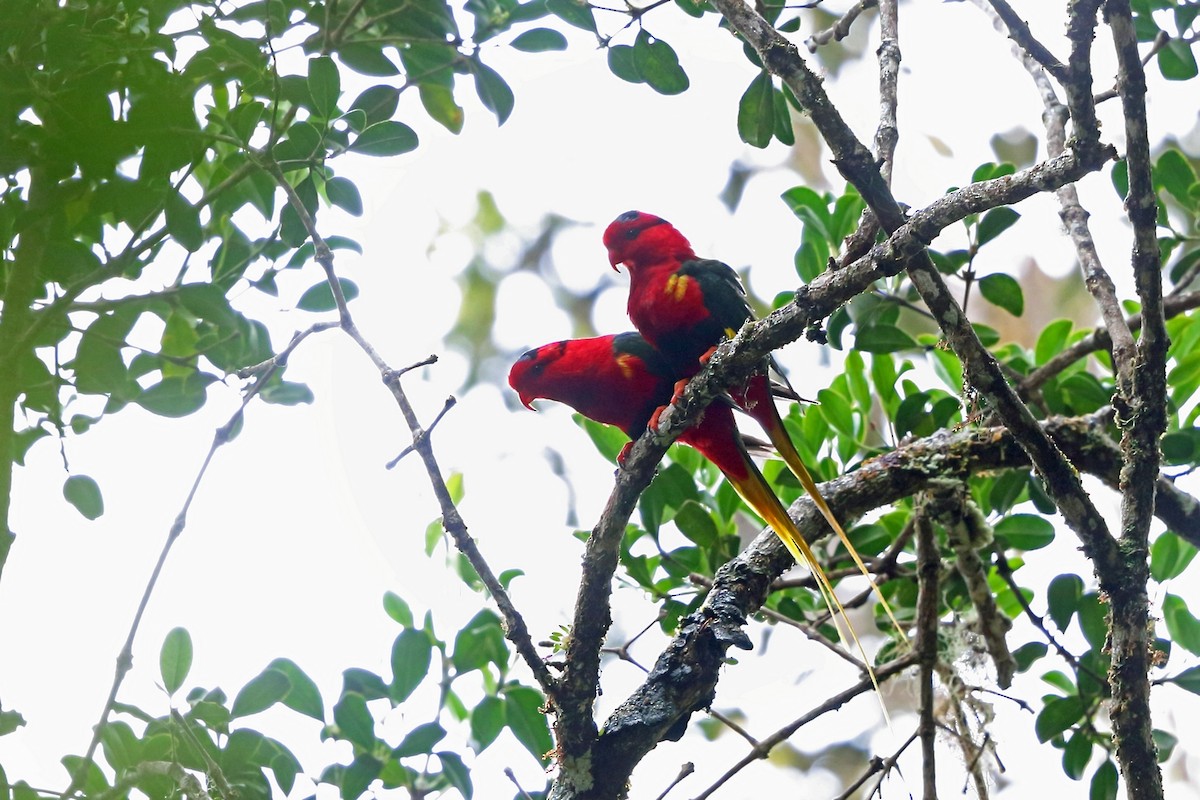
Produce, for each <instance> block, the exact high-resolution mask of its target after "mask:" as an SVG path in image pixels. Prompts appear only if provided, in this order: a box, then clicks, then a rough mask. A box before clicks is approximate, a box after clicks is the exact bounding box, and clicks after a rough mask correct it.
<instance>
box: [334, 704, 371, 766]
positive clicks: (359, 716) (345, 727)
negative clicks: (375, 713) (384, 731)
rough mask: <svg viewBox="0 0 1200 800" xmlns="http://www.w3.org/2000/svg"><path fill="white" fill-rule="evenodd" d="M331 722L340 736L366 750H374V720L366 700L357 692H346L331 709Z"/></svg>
mask: <svg viewBox="0 0 1200 800" xmlns="http://www.w3.org/2000/svg"><path fill="white" fill-rule="evenodd" d="M333 721H334V723H335V724H336V725H337V727H338V732H339V733H340V734H341V736H342V737H343V738H345V739H347V740H349V741H351V742H353V743H354V744H356V745H358V746H359V747H361V748H362V749H363V750H366V751H367V752H368V753H369V752H371V751H372V750H374V748H375V720H374V718H372V717H371V712H370V711H369V710H367V700H366V698H365V697H363V696H362V695H361V694H359V693H358V692H346V693H345V694H343V695H342V698H341V699H340V700H339V701H338V703H337V705H336V706H334V707H333Z"/></svg>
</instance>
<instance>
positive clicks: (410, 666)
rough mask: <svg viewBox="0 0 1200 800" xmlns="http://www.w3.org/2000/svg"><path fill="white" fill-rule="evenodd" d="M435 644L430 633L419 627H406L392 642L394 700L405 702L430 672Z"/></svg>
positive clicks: (392, 694) (391, 694)
mask: <svg viewBox="0 0 1200 800" xmlns="http://www.w3.org/2000/svg"><path fill="white" fill-rule="evenodd" d="M432 658H433V644H432V643H431V642H430V641H429V634H427V633H426V632H425V631H423V630H420V629H418V628H405V629H404V630H403V631H402V632H401V633H400V635H399V636H397V637H396V641H395V642H393V643H392V686H391V691H390V692H389V694H390V696H391V698H392V700H394V701H395V702H397V703H403V702H404V701H405V700H407V699H408V696H409V695H410V694H412V693H413V690H414V689H416V688H417V687H418V686H420V685H421V681H423V680H425V676H426V675H427V674H429V664H430V662H431V660H432Z"/></svg>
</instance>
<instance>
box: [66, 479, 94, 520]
mask: <svg viewBox="0 0 1200 800" xmlns="http://www.w3.org/2000/svg"><path fill="white" fill-rule="evenodd" d="M63 497H65V498H66V499H67V502H68V503H70V504H71V505H73V506H75V510H76V511H78V512H79V513H80V514H83V516H85V517H86V518H88V519H96V518H98V517H99V516H100V515H101V514H103V513H104V497H103V496H102V495H101V494H100V485H99V484H97V483H96V481H95V480H93V479H92V478H90V477H88V476H87V475H72V476H71V477H69V478H67V480H66V482H64V483H63Z"/></svg>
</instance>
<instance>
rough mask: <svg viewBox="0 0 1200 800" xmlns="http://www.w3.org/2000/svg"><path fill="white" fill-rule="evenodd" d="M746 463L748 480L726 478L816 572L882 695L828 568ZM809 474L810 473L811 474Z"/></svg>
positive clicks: (832, 616) (835, 616) (834, 618)
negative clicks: (835, 589)
mask: <svg viewBox="0 0 1200 800" xmlns="http://www.w3.org/2000/svg"><path fill="white" fill-rule="evenodd" d="M746 466H748V467H749V468H750V476H749V477H748V478H747V479H746V480H735V479H733V478H732V477H730V476H729V475H728V474H727V475H726V476H725V477H726V478H728V479H729V482H730V484H731V485H732V486H733V488H734V489H736V490H737V493H738V494H739V495H741V497H742V499H743V500H745V501H746V503H747V504H748V505H749V506H750V507H751V508H753V509H754V510H755V511H757V512H758V515H759V516H761V517H762V518H763V519H764V520H766V522H767V524H768V525H770V526H771V529H772V530H774V531H775V535H776V536H778V537H779V539H780V541H782V542H783V544H784V545H785V546H786V547H787V549H788V552H790V553H791V554H792V558H794V559H796V563H797V564H799V565H801V566H802V567H805V568H807V569H808V571H809V572H811V573H812V574H813V577H814V578H815V579H816V582H817V589H818V590H819V591H820V593H821V599H822V600H824V601H825V607H826V608H827V609H828V610H829V617H830V619H831V620H832V621H833V624H834V627H835V628H837V630H838V634H839V635H841V636H842V637H843V638H847V637H846V634H845V632H843V631H842V627H841V626H840V625H839V624H838V621H837V620H838V615H839V614H840V615H841V617H842V621H843V622H845V623H846V629H847V630H848V631H849V633H850V635H849V637H848V638H850V639H851V640H853V642H854V646H855V647H856V648H858V652H859V654H860V655H861V656H862V660H863V666H865V667H866V668H867V675H869V676H870V678H871V684H872V685H873V686H874V687H875V693H876V694H877V695H878V694H879V681H877V680H876V679H875V670H873V669H872V668H871V659H870V658H868V657H867V652H866V650H865V649H864V648H863V646H862V642H860V641H859V640H858V634H857V633H856V632H855V630H854V626H853V625H851V624H850V620H849V619H848V618H847V617H846V609H845V608H843V607H842V602H841V601H840V600H838V598H837V595H836V594H834V591H833V584H832V583H830V581H829V577H828V576H827V575H826V574H825V570H823V569H822V568H821V565H820V564H819V563H818V562H817V557H816V555H815V554H814V553H813V551H812V549H811V548H810V547H809V546H808V542H806V541H805V540H804V536H803V535H802V534H801V533H800V529H799V528H797V527H796V523H795V522H793V521H792V518H791V517H790V516H788V513H787V511H786V510H785V509H784V507H783V504H781V503H780V502H779V498H778V497H776V496H775V493H774V492H773V491H771V488H770V487H769V486H768V485H767V481H766V479H765V478H763V476H762V473H760V472H759V471H758V468H757V467H755V466H754V464H753V462H751V461H750V460H749V458H747V459H746ZM805 474H806V475H807V473H805ZM811 481H812V479H811V478H809V482H810V483H811ZM876 591H878V590H876ZM879 702H880V706H882V707H883V715H884V718H885V719H888V725H889V727H890V726H891V720H890V718H888V713H887V707H886V706H884V705H883V700H882V698H881V699H880V701H879Z"/></svg>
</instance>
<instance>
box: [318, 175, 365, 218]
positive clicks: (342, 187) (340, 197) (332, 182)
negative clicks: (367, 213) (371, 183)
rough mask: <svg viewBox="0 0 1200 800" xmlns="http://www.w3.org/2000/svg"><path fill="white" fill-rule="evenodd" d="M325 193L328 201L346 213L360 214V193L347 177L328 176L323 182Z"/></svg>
mask: <svg viewBox="0 0 1200 800" xmlns="http://www.w3.org/2000/svg"><path fill="white" fill-rule="evenodd" d="M325 194H326V195H327V196H328V197H329V202H331V203H333V204H334V205H335V206H337V207H338V208H340V209H342V210H343V211H345V212H346V213H347V214H352V215H353V216H356V217H361V216H362V213H363V203H362V195H360V194H359V193H358V187H357V186H355V185H354V183H353V182H352V181H350V180H349V179H347V178H330V179H329V180H328V181H326V182H325Z"/></svg>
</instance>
